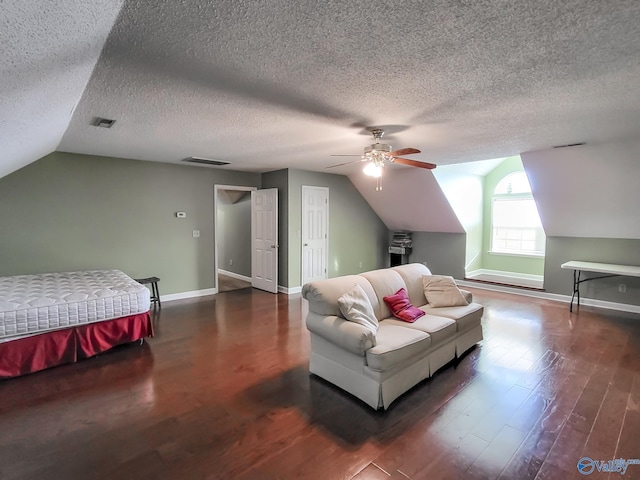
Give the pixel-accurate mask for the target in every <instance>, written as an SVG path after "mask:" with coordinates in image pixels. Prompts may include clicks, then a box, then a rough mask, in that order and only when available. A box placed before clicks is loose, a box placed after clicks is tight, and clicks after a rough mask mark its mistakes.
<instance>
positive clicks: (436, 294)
mask: <svg viewBox="0 0 640 480" xmlns="http://www.w3.org/2000/svg"><path fill="white" fill-rule="evenodd" d="M422 285H423V286H424V296H425V297H427V302H429V305H430V306H431V307H458V306H465V305H469V302H467V299H466V298H464V295H463V294H462V292H461V291H460V289H459V288H458V286H457V285H456V282H455V281H454V280H453V277H448V276H446V275H423V276H422Z"/></svg>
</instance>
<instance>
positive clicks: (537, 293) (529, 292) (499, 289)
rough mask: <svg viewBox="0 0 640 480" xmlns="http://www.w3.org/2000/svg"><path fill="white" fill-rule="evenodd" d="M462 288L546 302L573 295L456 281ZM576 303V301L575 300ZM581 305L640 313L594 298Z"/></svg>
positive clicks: (634, 307) (637, 308) (635, 308)
mask: <svg viewBox="0 0 640 480" xmlns="http://www.w3.org/2000/svg"><path fill="white" fill-rule="evenodd" d="M456 283H457V284H458V285H459V286H461V287H470V288H477V289H480V290H493V291H495V292H505V293H513V294H516V295H523V296H525V297H535V298H543V299H545V300H555V301H556V302H562V303H570V302H571V295H561V294H559V293H549V292H542V291H538V290H526V289H520V288H511V287H504V286H502V285H493V284H490V283H480V282H468V281H466V280H456ZM574 303H575V300H574ZM580 305H586V306H589V307H598V308H606V309H608V310H617V311H620V312H629V313H640V305H629V304H626V303H617V302H607V301H605V300H596V299H593V298H584V297H580Z"/></svg>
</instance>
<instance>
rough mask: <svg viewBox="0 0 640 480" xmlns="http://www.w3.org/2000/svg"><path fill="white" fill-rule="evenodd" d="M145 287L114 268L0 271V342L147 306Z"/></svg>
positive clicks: (136, 311)
mask: <svg viewBox="0 0 640 480" xmlns="http://www.w3.org/2000/svg"><path fill="white" fill-rule="evenodd" d="M149 306H150V292H149V289H147V287H145V286H144V285H141V284H139V283H138V282H136V281H135V280H133V279H132V278H131V277H129V276H127V275H126V274H125V273H123V272H121V271H119V270H91V271H85V272H65V273H43V274H38V275H15V276H11V277H0V342H3V341H8V340H13V339H16V338H22V337H25V336H29V335H33V334H36V333H42V332H47V331H51V330H58V329H61V328H67V327H73V326H76V325H85V324H88V323H93V322H101V321H104V320H111V319H113V318H120V317H124V316H128V315H135V314H138V313H145V312H147V311H149Z"/></svg>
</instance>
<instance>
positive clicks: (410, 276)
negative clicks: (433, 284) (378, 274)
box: [392, 263, 431, 307]
mask: <svg viewBox="0 0 640 480" xmlns="http://www.w3.org/2000/svg"><path fill="white" fill-rule="evenodd" d="M392 270H395V271H396V272H398V273H399V274H400V276H401V277H402V279H403V280H404V283H405V285H406V286H407V295H409V301H410V302H411V303H412V304H413V305H415V306H416V307H421V306H422V305H425V304H426V303H427V298H426V297H425V296H424V287H423V286H422V276H423V275H431V270H429V269H428V268H427V267H426V266H425V265H423V264H421V263H408V264H407V265H399V266H397V267H393V269H392Z"/></svg>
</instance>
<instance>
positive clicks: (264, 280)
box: [251, 188, 278, 293]
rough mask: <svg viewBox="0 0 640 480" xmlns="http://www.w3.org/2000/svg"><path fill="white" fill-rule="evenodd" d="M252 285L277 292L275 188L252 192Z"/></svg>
mask: <svg viewBox="0 0 640 480" xmlns="http://www.w3.org/2000/svg"><path fill="white" fill-rule="evenodd" d="M251 237H252V238H251V272H252V273H251V275H252V277H251V285H252V286H253V287H255V288H259V289H261V290H266V291H267V292H271V293H278V189H277V188H268V189H265V190H253V191H252V192H251Z"/></svg>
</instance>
